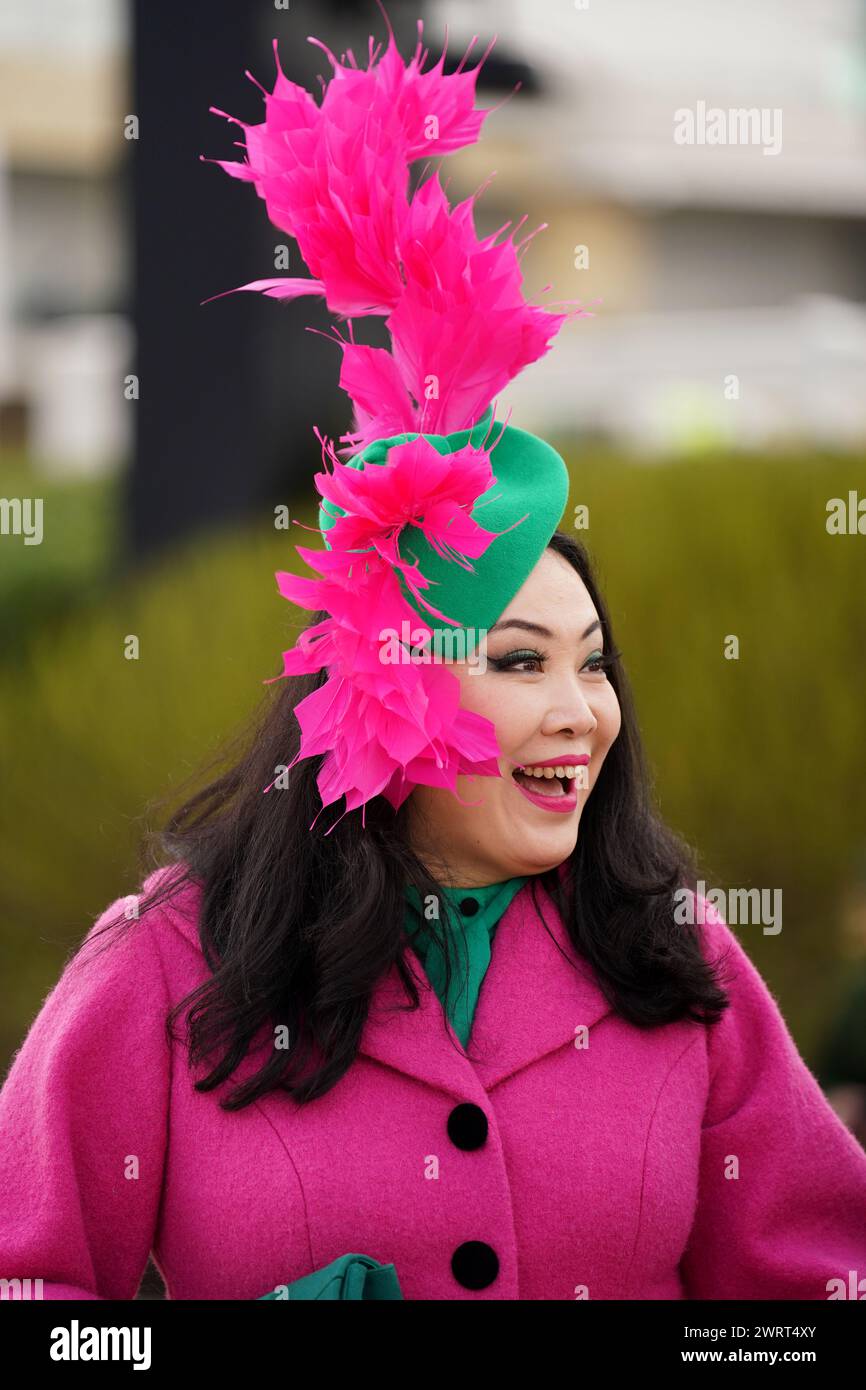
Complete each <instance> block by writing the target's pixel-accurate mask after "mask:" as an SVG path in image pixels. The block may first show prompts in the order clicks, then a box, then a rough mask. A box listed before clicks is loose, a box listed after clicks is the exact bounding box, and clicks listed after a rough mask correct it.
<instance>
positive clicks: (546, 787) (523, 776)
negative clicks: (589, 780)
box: [511, 768, 577, 797]
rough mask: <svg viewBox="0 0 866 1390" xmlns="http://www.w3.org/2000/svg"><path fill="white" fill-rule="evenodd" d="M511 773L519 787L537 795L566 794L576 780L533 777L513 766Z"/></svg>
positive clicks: (573, 787) (574, 778)
mask: <svg viewBox="0 0 866 1390" xmlns="http://www.w3.org/2000/svg"><path fill="white" fill-rule="evenodd" d="M511 775H512V777H513V778H514V780H515V782H519V783H520V785H521V787H525V788H526V790H527V791H530V792H535V793H536V794H537V795H538V796H551V797H557V796H567V795H568V794H569V793H570V792H573V791H574V789H575V785H576V782H577V778H576V777H533V776H531V775H530V774H529V773H527V772H521V771H520V770H519V769H518V768H515V770H514V771H513V772H512V774H511Z"/></svg>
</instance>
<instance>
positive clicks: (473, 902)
mask: <svg viewBox="0 0 866 1390" xmlns="http://www.w3.org/2000/svg"><path fill="white" fill-rule="evenodd" d="M460 911H461V912H462V913H463V916H464V917H474V916H475V914H476V912H477V911H478V899H477V898H461V900H460Z"/></svg>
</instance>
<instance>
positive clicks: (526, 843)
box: [408, 550, 620, 888]
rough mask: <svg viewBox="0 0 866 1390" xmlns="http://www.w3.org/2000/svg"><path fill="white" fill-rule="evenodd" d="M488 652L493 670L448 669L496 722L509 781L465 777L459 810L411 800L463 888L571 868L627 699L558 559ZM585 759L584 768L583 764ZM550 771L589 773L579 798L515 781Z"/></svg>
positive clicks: (422, 838)
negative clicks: (541, 769)
mask: <svg viewBox="0 0 866 1390" xmlns="http://www.w3.org/2000/svg"><path fill="white" fill-rule="evenodd" d="M542 629H543V630H542ZM481 650H483V651H485V653H486V670H484V669H481V668H480V667H479V666H478V665H477V664H476V665H475V666H473V664H472V662H468V663H467V662H451V663H449V670H451V671H453V672H454V674H455V675H456V676H457V677H458V679H459V681H460V686H461V702H462V704H463V706H464V707H465V708H466V709H470V710H474V711H475V712H476V713H477V714H481V715H484V716H485V717H486V718H487V719H489V720H491V722H492V723H493V724H494V725H495V728H496V734H497V737H498V740H499V748H500V757H499V771H500V773H501V774H502V776H501V777H475V776H472V777H470V776H462V777H458V778H457V794H458V796H459V797H460V801H458V800H457V797H455V796H454V795H453V794H452V793H451V792H450V791H448V790H444V789H442V788H438V787H424V786H419V787H416V789H415V790H414V791H413V792H412V794H411V796H410V797H409V803H408V804H409V817H410V820H409V824H410V836H411V840H412V845H413V848H414V849H415V851H416V853H417V854H418V855H419V856H420V858H421V859H422V860H423V861H424V863H425V864H426V865H427V867H428V868H429V869H430V871H431V872H432V873H434V875H436V876H437V877H439V878H440V881H441V882H443V883H444V884H446V885H450V886H453V887H460V888H469V887H481V886H483V885H484V884H487V883H498V882H500V881H501V880H502V879H506V878H513V877H515V876H517V875H519V874H520V875H522V874H538V873H543V872H544V871H545V870H546V869H552V868H555V867H556V866H557V865H558V864H561V863H562V862H563V860H564V859H567V858H568V856H569V855H570V854H571V853H572V851H573V849H574V847H575V844H576V842H577V832H578V826H579V824H580V817H581V813H582V811H583V807H584V805H585V803H586V799H587V797H588V796H589V795H590V793H591V791H592V789H593V787H594V786H595V783H596V781H597V780H598V774H599V772H600V771H601V765H602V763H603V762H604V759H605V756H606V754H607V751H608V749H609V748H610V746H611V744H612V743H613V741H614V739H615V738H616V736H617V734H618V733H619V729H620V709H619V701H618V700H617V697H616V692H615V691H614V689H613V686H612V685H611V684H610V682H609V681H608V679H607V675H606V673H605V670H604V668H603V667H602V666H600V664H599V658H600V657H601V656H602V653H603V650H604V647H603V637H602V630H601V624H600V621H599V615H598V613H597V611H596V608H595V605H594V604H593V602H592V599H591V598H590V596H589V593H588V592H587V589H586V586H585V584H584V583H583V580H582V579H581V578H580V575H579V574H578V573H577V572H576V570H574V569H573V568H572V566H571V565H570V564H569V563H568V561H567V560H565V559H564V558H563V557H562V556H561V555H558V554H557V553H556V552H555V551H553V550H545V552H544V554H543V555H542V557H541V559H540V560H539V562H538V564H537V565H536V566H535V569H534V570H533V571H532V573H531V574H530V575H529V578H528V579H527V580H526V582H525V584H524V585H523V587H522V588H521V589H520V590H518V592H517V594H515V596H514V598H513V599H512V601H511V602H510V603H509V605H508V607H507V608H506V609H505V611H504V612H503V613H502V615H501V617H500V618H499V619H498V620H497V622H496V623H494V625H493V626H492V627H491V628H489V629H488V633H487V637H486V639H484V640H483V641H482V643H481ZM482 667H483V663H482ZM582 754H588V755H589V762H588V764H587V765H585V766H584V767H580V765H579V764H576V763H575V761H574V760H575V759H577V758H579V757H580V755H582ZM550 762H553V763H554V764H555V765H556V766H557V767H558V768H566V767H575V766H577V767H578V775H577V776H576V777H575V778H574V779H573V780H566V779H563V783H564V785H565V786H566V787H568V788H570V789H571V791H570V793H568V794H565V795H563V793H562V792H561V791H560V788H559V784H558V779H557V778H556V777H553V778H550V779H549V778H547V777H544V778H541V779H537V778H535V777H528V776H524V778H522V779H521V781H520V782H518V781H516V780H515V778H514V777H513V776H512V773H513V771H514V769H515V767H516V766H518V765H522V766H523V767H535V768H537V766H538V764H539V763H550ZM522 787H525V788H526V793H525V792H524V790H522ZM552 791H554V792H555V795H553V796H550V797H549V798H548V797H544V796H543V793H544V792H552ZM546 800H549V803H550V805H549V808H548V806H547V805H545V804H544V802H545V801H546ZM461 801H462V802H471V803H473V804H471V805H461ZM557 807H558V809H557Z"/></svg>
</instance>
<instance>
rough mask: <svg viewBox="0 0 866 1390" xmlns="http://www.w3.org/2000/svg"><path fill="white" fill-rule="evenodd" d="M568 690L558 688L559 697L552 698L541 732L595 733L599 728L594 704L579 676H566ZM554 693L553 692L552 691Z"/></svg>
mask: <svg viewBox="0 0 866 1390" xmlns="http://www.w3.org/2000/svg"><path fill="white" fill-rule="evenodd" d="M566 683H567V687H568V688H567V691H563V690H562V689H561V688H560V689H559V690H558V692H557V694H558V695H559V698H558V699H555V700H552V701H551V704H550V705H549V706H548V708H547V710H546V711H545V715H544V719H543V720H542V722H541V733H543V734H561V733H571V734H575V735H580V734H593V733H595V731H596V729H597V728H598V719H597V718H596V716H595V712H594V711H593V708H592V705H591V704H590V702H589V701H588V700H587V698H586V694H585V691H584V690H583V689H582V687H581V684H580V681H579V680H578V679H577V677H573V678H570V679H569V678H566ZM551 694H553V692H551Z"/></svg>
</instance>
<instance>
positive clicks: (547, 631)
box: [487, 618, 601, 642]
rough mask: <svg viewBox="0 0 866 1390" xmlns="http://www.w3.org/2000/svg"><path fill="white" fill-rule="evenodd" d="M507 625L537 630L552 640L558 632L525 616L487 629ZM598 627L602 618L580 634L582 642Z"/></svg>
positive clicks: (499, 629)
mask: <svg viewBox="0 0 866 1390" xmlns="http://www.w3.org/2000/svg"><path fill="white" fill-rule="evenodd" d="M507 627H519V628H520V629H521V630H522V631H523V632H535V633H537V634H538V636H539V637H549V638H551V640H553V639H555V637H556V633H554V632H551V630H550V628H549V627H542V626H541V623H528V622H526V621H525V620H524V619H523V618H506V620H505V622H502V623H494V624H493V626H492V627H491V628H488V629H487V630H488V632H504V630H505V628H507ZM597 627H598V628H600V627H601V620H600V619H599V618H596V620H595V622H594V623H590V625H589V627H588V628H587V629H586V631H585V632H582V633H581V634H580V639H579V640H580V641H581V642H582V641H583V640H584V638H586V637H588V636H589V634H590V633H591V632H594V631H595V629H596V628H597Z"/></svg>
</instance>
